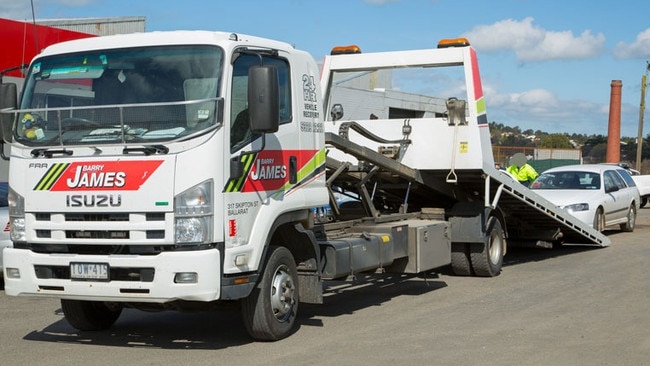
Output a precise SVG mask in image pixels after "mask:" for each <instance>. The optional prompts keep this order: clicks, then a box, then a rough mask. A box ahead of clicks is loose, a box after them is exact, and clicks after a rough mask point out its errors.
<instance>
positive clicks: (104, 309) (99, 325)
mask: <svg viewBox="0 0 650 366" xmlns="http://www.w3.org/2000/svg"><path fill="white" fill-rule="evenodd" d="M61 309H62V310H63V315H65V319H66V320H67V321H68V323H70V325H72V326H73V327H74V328H77V329H79V330H104V329H108V328H109V327H110V326H111V325H113V324H115V322H116V321H117V318H119V317H120V314H121V313H122V308H116V309H113V308H110V307H108V306H107V305H106V304H105V303H103V302H99V301H80V300H64V299H62V300H61Z"/></svg>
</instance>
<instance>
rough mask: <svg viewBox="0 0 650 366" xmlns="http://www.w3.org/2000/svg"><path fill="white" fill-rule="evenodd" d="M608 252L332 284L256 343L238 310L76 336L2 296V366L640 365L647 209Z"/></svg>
mask: <svg viewBox="0 0 650 366" xmlns="http://www.w3.org/2000/svg"><path fill="white" fill-rule="evenodd" d="M607 235H608V236H609V237H610V239H611V240H612V245H611V246H610V247H608V248H589V247H563V248H560V249H523V248H520V249H517V248H515V249H511V250H510V251H509V253H508V255H507V256H506V260H505V264H504V268H503V272H502V273H501V275H500V276H498V277H495V278H474V277H456V276H452V275H450V274H449V273H448V272H447V271H444V270H443V271H441V272H431V273H427V274H426V275H420V276H395V275H384V276H379V277H372V278H370V279H365V278H359V279H358V280H357V281H355V282H330V283H328V284H327V287H326V294H325V303H324V304H323V305H304V304H301V307H300V319H299V322H300V326H299V329H298V330H297V332H296V334H294V335H292V336H291V337H289V338H287V339H284V340H281V341H278V342H272V343H263V342H253V341H251V339H250V338H249V337H248V335H247V334H246V332H245V330H244V327H243V325H242V323H241V321H240V315H239V312H238V310H237V309H229V310H224V311H221V312H197V313H178V312H162V313H147V312H142V311H137V310H126V311H125V312H124V313H123V315H122V316H121V317H120V319H119V320H118V321H117V323H116V324H115V325H114V326H113V327H112V328H111V329H110V330H108V331H104V332H78V331H76V330H75V329H74V328H72V327H71V326H70V325H68V323H67V322H66V320H65V319H64V317H63V314H62V312H61V307H60V305H59V301H58V300H56V299H41V298H16V297H10V296H6V295H5V294H4V291H0V318H1V319H2V320H0V324H1V327H2V330H1V331H0V359H1V361H0V362H2V363H3V364H8V365H13V364H21V365H22V364H33V365H40V364H47V365H80V364H83V365H87V366H91V365H117V364H120V365H180V364H184V365H215V364H219V365H269V364H276V365H279V364H283V365H479V364H481V365H645V364H649V363H650V315H649V313H650V265H648V261H649V259H650V240H648V238H649V237H650V208H645V209H642V210H640V212H639V217H638V219H637V226H636V229H635V231H634V232H632V233H623V232H618V231H616V230H611V231H607Z"/></svg>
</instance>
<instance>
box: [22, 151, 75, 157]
mask: <svg viewBox="0 0 650 366" xmlns="http://www.w3.org/2000/svg"><path fill="white" fill-rule="evenodd" d="M31 154H32V156H33V157H35V158H38V157H41V156H44V157H46V158H51V157H52V156H54V155H58V154H61V155H68V156H72V150H66V149H62V150H50V149H34V150H32V152H31Z"/></svg>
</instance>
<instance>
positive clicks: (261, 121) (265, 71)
mask: <svg viewBox="0 0 650 366" xmlns="http://www.w3.org/2000/svg"><path fill="white" fill-rule="evenodd" d="M248 113H249V115H250V124H251V131H252V132H253V133H273V132H277V131H278V126H279V124H280V92H279V86H278V70H277V69H276V68H275V67H273V66H254V67H251V68H250V69H249V70H248Z"/></svg>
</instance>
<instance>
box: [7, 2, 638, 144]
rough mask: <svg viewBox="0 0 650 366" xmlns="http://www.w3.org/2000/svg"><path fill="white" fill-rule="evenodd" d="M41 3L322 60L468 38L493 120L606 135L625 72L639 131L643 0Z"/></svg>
mask: <svg viewBox="0 0 650 366" xmlns="http://www.w3.org/2000/svg"><path fill="white" fill-rule="evenodd" d="M33 2H34V5H35V15H36V18H37V19H59V18H88V17H112V16H144V17H146V29H147V31H157V30H174V29H205V30H222V31H231V32H239V33H247V34H252V35H256V36H263V37H268V38H274V39H278V40H282V41H285V42H288V43H291V44H294V45H295V46H296V47H297V48H300V49H304V50H306V51H308V52H310V53H311V54H312V55H313V56H314V58H316V60H317V61H318V62H320V61H321V60H322V59H323V57H324V55H325V54H327V53H328V52H329V50H330V49H331V48H332V46H334V45H348V44H357V45H359V46H360V47H361V49H362V50H363V51H364V52H373V51H392V50H400V49H420V48H431V47H435V46H436V44H437V42H438V40H440V39H442V38H453V37H458V36H465V37H467V38H468V39H469V40H470V43H472V45H473V46H474V47H475V48H476V49H477V51H478V55H479V62H480V67H481V76H482V78H483V88H484V92H485V96H486V102H487V112H488V119H489V120H490V121H495V122H499V123H503V124H505V125H509V126H519V127H520V128H522V129H523V130H526V129H533V130H542V131H545V132H567V133H574V132H575V133H583V134H603V135H606V134H607V128H608V119H609V102H610V92H611V89H610V84H611V82H612V80H621V81H622V82H623V89H622V101H623V106H622V111H621V113H622V117H621V125H622V126H621V135H622V136H629V137H636V136H637V129H638V124H639V106H640V100H641V99H640V98H641V77H642V76H643V75H644V73H645V72H646V65H647V63H646V62H647V61H648V60H650V21H648V19H649V17H650V12H649V11H648V10H650V6H648V3H647V1H642V0H619V1H606V0H601V1H591V2H587V1H584V0H561V1H560V0H544V1H543V0H492V1H485V0H483V1H478V0H476V1H470V0H466V1H463V0H327V1H313V0H312V1H308V0H267V1H262V0H237V1H232V0H230V1H224V0H204V1H195V0H184V1H174V0H156V1H134V0H130V1H123V0H33ZM31 14H32V13H31V9H30V1H27V0H0V17H5V18H10V19H16V20H29V19H31ZM644 117H645V118H644V119H645V120H646V122H645V123H644V128H643V135H644V137H645V136H647V135H648V134H649V133H650V121H647V120H648V118H650V117H648V113H646V114H645V116H644Z"/></svg>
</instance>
